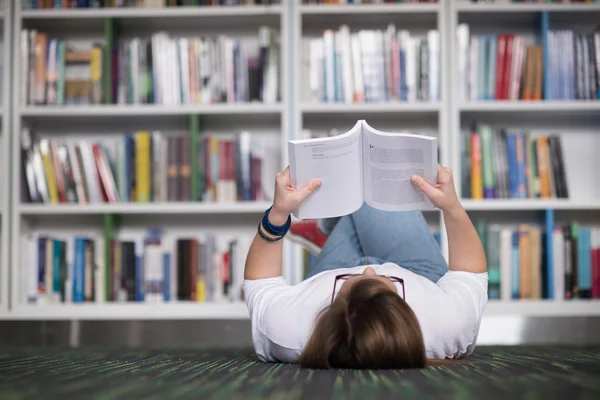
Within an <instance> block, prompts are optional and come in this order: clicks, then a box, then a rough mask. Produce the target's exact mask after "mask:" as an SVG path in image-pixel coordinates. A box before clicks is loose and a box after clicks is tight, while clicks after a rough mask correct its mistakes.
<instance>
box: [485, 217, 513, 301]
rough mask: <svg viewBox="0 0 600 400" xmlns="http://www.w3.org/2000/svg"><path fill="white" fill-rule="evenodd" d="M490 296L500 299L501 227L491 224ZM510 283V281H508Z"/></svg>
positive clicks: (488, 254)
mask: <svg viewBox="0 0 600 400" xmlns="http://www.w3.org/2000/svg"><path fill="white" fill-rule="evenodd" d="M487 242H488V246H487V252H486V254H487V264H488V298H490V299H500V285H501V282H500V275H501V273H500V227H499V226H497V225H494V226H490V228H489V230H488V233H487ZM507 284H508V283H507Z"/></svg>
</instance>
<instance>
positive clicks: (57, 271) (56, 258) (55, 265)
mask: <svg viewBox="0 0 600 400" xmlns="http://www.w3.org/2000/svg"><path fill="white" fill-rule="evenodd" d="M52 247H53V254H52V293H53V295H54V296H56V295H58V296H59V298H60V293H61V286H62V285H61V278H62V262H61V261H62V259H63V258H62V242H61V241H60V240H58V239H54V240H53V243H52Z"/></svg>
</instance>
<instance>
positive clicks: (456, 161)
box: [446, 0, 600, 344]
mask: <svg viewBox="0 0 600 400" xmlns="http://www.w3.org/2000/svg"><path fill="white" fill-rule="evenodd" d="M448 4H449V5H448V21H449V23H448V37H449V38H451V40H450V41H449V45H450V52H449V54H450V63H449V64H450V79H449V90H450V92H451V93H455V94H456V95H455V96H453V98H452V99H451V100H450V101H449V102H448V103H447V104H446V106H447V108H448V110H449V116H448V121H449V127H450V134H449V135H450V138H451V141H450V143H449V144H450V152H451V154H452V157H450V159H451V167H452V169H453V171H454V172H455V173H454V176H455V183H456V187H457V189H458V190H460V187H461V162H462V160H461V157H462V155H461V148H460V140H462V138H461V128H464V127H469V126H470V124H471V123H473V122H481V123H484V124H488V125H490V126H491V127H492V128H493V129H498V128H507V129H524V130H527V131H529V132H532V133H533V134H534V135H535V134H538V133H542V134H551V133H558V134H560V137H561V141H562V146H563V152H564V155H565V158H564V159H565V164H566V175H567V176H566V178H567V182H568V185H569V198H568V199H481V200H473V199H462V203H463V205H464V207H465V209H466V210H467V211H468V212H469V213H470V214H471V215H472V216H473V217H476V218H483V219H485V220H487V221H488V223H489V224H497V225H501V226H502V225H505V226H509V227H513V226H516V224H518V223H520V222H524V223H531V222H533V223H536V224H539V223H540V222H541V223H542V224H543V221H544V218H543V215H544V214H543V213H544V212H545V210H554V215H555V221H556V223H557V224H562V223H565V222H566V221H570V220H574V221H577V222H579V223H581V224H592V225H598V224H600V178H599V177H598V174H597V172H596V171H598V168H599V167H600V164H599V160H598V157H597V151H598V149H600V128H599V127H600V101H596V100H594V101H582V100H575V101H524V100H521V101H507V100H499V101H464V100H463V99H461V96H460V92H459V83H458V82H459V78H458V77H459V70H458V46H457V42H456V28H457V26H458V24H460V23H467V24H469V31H470V32H469V34H470V35H477V34H494V33H508V32H515V33H517V34H519V35H522V36H524V37H525V38H526V40H527V39H528V40H529V41H530V42H529V43H535V39H536V36H538V35H539V25H538V24H539V16H540V13H541V12H542V11H548V12H550V18H549V19H550V29H575V30H578V29H579V30H581V31H582V32H591V29H590V28H591V27H592V26H594V24H595V23H594V22H593V21H597V20H598V18H599V17H600V4H544V3H540V4H518V3H517V4H514V3H509V2H503V1H501V0H498V1H497V2H496V3H488V4H474V3H471V2H470V1H463V0H460V1H459V0H457V1H453V2H449V3H448ZM537 42H538V43H539V41H537ZM592 149H593V150H592ZM599 315H600V301H598V300H587V299H585V300H567V301H561V300H537V301H533V300H532V301H528V300H508V301H506V300H489V302H488V306H487V307H486V311H485V318H484V321H483V322H482V328H481V331H480V337H482V338H484V342H489V343H504V344H510V342H511V339H510V337H511V334H512V333H514V332H512V333H511V331H509V330H507V329H506V328H505V327H506V326H511V327H513V328H514V329H513V330H514V331H515V332H518V331H519V329H520V327H522V324H523V318H526V317H570V316H577V317H585V316H599ZM499 335H500V336H499ZM501 336H502V337H501ZM517 336H518V334H517ZM515 338H516V336H515ZM515 343H518V341H516V342H515Z"/></svg>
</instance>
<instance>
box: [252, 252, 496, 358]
mask: <svg viewBox="0 0 600 400" xmlns="http://www.w3.org/2000/svg"><path fill="white" fill-rule="evenodd" d="M366 267H367V266H360V267H354V268H343V269H336V270H330V271H324V272H321V273H320V274H317V275H315V276H313V277H311V278H309V279H306V280H304V281H303V282H301V283H299V284H297V285H294V286H290V285H288V284H287V283H286V281H285V280H284V279H283V278H282V277H280V276H279V277H275V278H267V279H258V280H245V281H244V296H245V299H246V304H247V306H248V310H249V312H250V317H251V319H252V342H253V344H254V350H255V352H256V355H257V356H258V357H259V358H260V359H261V360H262V361H267V362H290V363H293V362H296V361H297V360H298V359H299V357H300V354H301V353H302V349H303V348H304V345H305V344H306V342H307V341H308V339H309V337H310V334H311V332H312V329H313V327H314V323H315V321H316V317H317V315H318V314H319V312H320V311H321V310H322V309H323V308H325V307H326V306H328V305H329V304H330V303H331V293H332V291H333V284H334V280H335V277H336V275H340V274H346V273H350V274H361V273H362V272H363V270H364V269H365V268H366ZM372 267H373V268H374V269H375V271H376V272H377V274H378V275H391V276H396V277H398V278H402V279H403V280H404V288H405V293H406V302H407V303H408V305H409V306H410V307H411V308H412V310H413V312H414V313H415V315H416V316H417V319H418V321H419V324H420V326H421V330H422V332H423V338H424V341H425V349H426V356H427V358H438V359H440V358H460V357H464V356H467V355H469V354H471V353H472V352H473V350H474V348H475V343H476V340H477V333H478V332H479V325H480V323H481V317H482V314H483V310H484V308H485V305H486V303H487V285H488V274H487V273H480V274H475V273H471V272H462V271H448V272H447V273H446V274H445V275H444V276H443V277H442V278H440V280H439V281H438V282H437V284H436V283H433V282H432V281H430V280H429V279H427V278H425V277H423V276H420V275H417V274H415V273H413V272H411V271H409V270H407V269H404V268H402V267H399V266H398V265H396V264H393V263H385V264H381V265H373V266H372ZM340 283H343V282H338V285H337V286H336V295H337V292H339V289H340V288H341V287H342V285H341V284H340ZM396 286H397V288H398V287H400V284H398V283H396Z"/></svg>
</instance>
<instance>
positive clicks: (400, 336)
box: [300, 269, 425, 369]
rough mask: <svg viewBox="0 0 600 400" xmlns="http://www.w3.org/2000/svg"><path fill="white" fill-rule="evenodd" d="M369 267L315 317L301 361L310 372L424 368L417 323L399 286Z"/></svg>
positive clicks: (421, 340)
mask: <svg viewBox="0 0 600 400" xmlns="http://www.w3.org/2000/svg"><path fill="white" fill-rule="evenodd" d="M368 270H372V269H367V270H366V271H365V273H364V274H363V276H358V277H354V278H352V279H349V280H348V281H346V282H345V283H344V285H343V286H342V288H341V289H340V291H339V293H338V295H337V296H336V298H335V301H334V302H333V303H332V304H331V306H330V307H328V308H327V309H325V310H324V311H323V312H322V313H321V314H320V315H319V317H318V318H317V321H316V324H315V328H314V330H313V333H312V335H311V337H310V339H309V340H308V343H307V344H306V347H305V348H304V350H303V352H302V355H301V357H300V363H301V364H302V366H304V367H309V368H369V369H387V368H422V367H424V366H425V345H424V342H423V335H422V333H421V328H420V326H419V322H418V320H417V318H416V316H415V314H414V313H413V311H412V310H411V308H410V307H409V306H408V304H406V302H405V301H404V300H403V299H402V298H401V297H400V296H399V295H398V293H397V291H396V287H395V286H394V285H393V284H392V283H391V282H390V281H389V280H387V279H386V278H383V277H378V276H376V275H375V274H374V271H368Z"/></svg>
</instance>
